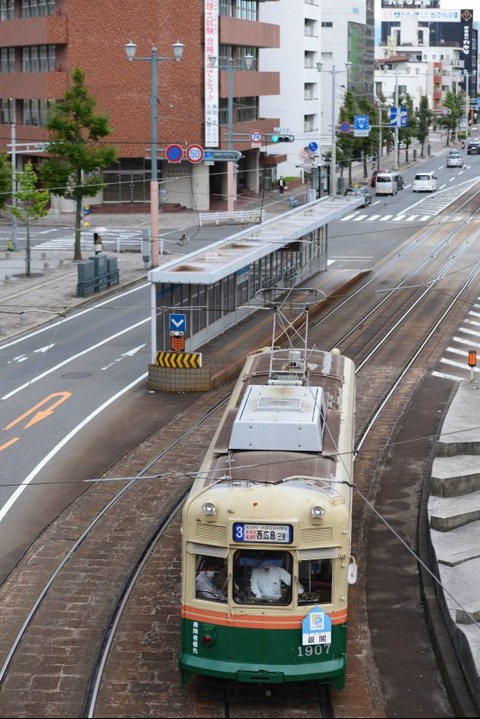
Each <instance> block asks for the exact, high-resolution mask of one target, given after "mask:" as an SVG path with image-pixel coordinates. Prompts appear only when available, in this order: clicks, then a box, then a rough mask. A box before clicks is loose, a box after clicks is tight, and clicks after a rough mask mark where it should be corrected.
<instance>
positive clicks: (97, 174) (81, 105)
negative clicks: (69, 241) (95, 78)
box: [40, 67, 117, 260]
mask: <svg viewBox="0 0 480 719" xmlns="http://www.w3.org/2000/svg"><path fill="white" fill-rule="evenodd" d="M95 108H96V100H95V98H94V97H92V96H91V95H90V94H89V92H88V89H87V87H86V86H85V74H84V72H83V71H82V70H81V69H80V68H78V67H76V68H74V69H73V71H72V85H71V87H69V88H68V90H67V91H66V92H65V96H64V97H63V99H61V100H58V101H57V102H56V103H55V104H54V106H53V108H52V110H51V112H50V113H49V116H48V120H47V124H46V127H47V130H48V132H49V135H50V138H51V139H50V141H49V142H48V145H47V152H48V154H49V157H48V159H46V160H44V161H43V162H42V164H41V168H40V172H41V178H42V181H43V182H44V184H45V186H46V187H48V188H49V189H50V190H51V191H52V192H53V193H54V194H56V195H59V196H60V197H65V198H66V199H70V200H73V202H74V204H75V248H74V257H73V259H74V260H81V259H82V252H81V246H80V237H81V222H82V201H83V198H84V197H93V196H94V195H96V193H97V192H99V191H100V190H101V189H103V188H104V187H105V183H104V181H103V174H102V170H103V169H104V168H105V167H108V166H109V165H110V164H111V163H112V162H114V161H115V159H116V155H117V153H116V150H115V148H114V147H112V146H111V145H106V146H105V145H100V144H98V143H99V141H100V140H103V139H104V138H105V137H107V136H108V135H109V134H110V132H111V130H110V125H109V120H108V118H107V116H106V115H102V114H98V113H96V111H95Z"/></svg>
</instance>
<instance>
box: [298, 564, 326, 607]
mask: <svg viewBox="0 0 480 719" xmlns="http://www.w3.org/2000/svg"><path fill="white" fill-rule="evenodd" d="M298 576H299V579H300V582H301V584H302V586H303V588H304V590H305V592H304V594H302V596H301V597H299V603H301V604H311V603H312V602H314V603H317V602H323V603H330V602H331V601H332V560H331V559H308V560H306V561H303V562H300V564H299V569H298Z"/></svg>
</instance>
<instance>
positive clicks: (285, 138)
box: [271, 134, 295, 142]
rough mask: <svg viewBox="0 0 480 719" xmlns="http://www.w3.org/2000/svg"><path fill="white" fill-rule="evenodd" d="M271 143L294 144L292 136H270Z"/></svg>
mask: <svg viewBox="0 0 480 719" xmlns="http://www.w3.org/2000/svg"><path fill="white" fill-rule="evenodd" d="M271 138H272V142H294V140H295V137H294V136H293V135H283V134H282V135H272V136H271Z"/></svg>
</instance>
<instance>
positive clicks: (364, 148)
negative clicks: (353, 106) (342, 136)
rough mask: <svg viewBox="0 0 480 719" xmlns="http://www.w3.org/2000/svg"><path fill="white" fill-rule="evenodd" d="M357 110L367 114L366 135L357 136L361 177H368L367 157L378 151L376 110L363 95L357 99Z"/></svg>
mask: <svg viewBox="0 0 480 719" xmlns="http://www.w3.org/2000/svg"><path fill="white" fill-rule="evenodd" d="M358 110H359V112H360V114H361V115H367V116H368V120H369V124H370V132H369V134H368V136H367V137H358V138H357V140H358V147H359V148H361V153H362V160H363V177H364V178H367V177H368V164H367V163H368V157H369V156H370V155H373V154H375V155H376V154H377V151H378V127H376V125H378V110H377V108H376V107H375V105H374V104H373V103H372V102H371V101H370V99H369V98H367V97H366V96H365V95H364V96H363V97H361V98H360V99H359V101H358Z"/></svg>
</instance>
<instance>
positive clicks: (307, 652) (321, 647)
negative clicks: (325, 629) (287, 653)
mask: <svg viewBox="0 0 480 719" xmlns="http://www.w3.org/2000/svg"><path fill="white" fill-rule="evenodd" d="M331 646H332V645H331V644H315V645H312V646H306V647H304V646H299V647H297V653H298V656H299V657H313V656H314V655H315V656H317V657H318V656H320V655H321V654H329V653H330V649H331Z"/></svg>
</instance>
